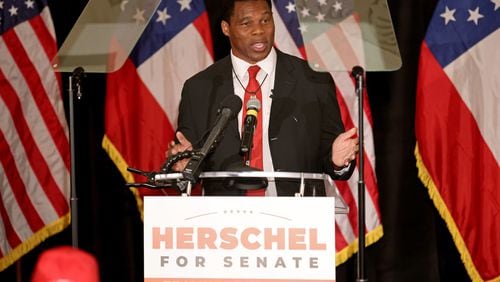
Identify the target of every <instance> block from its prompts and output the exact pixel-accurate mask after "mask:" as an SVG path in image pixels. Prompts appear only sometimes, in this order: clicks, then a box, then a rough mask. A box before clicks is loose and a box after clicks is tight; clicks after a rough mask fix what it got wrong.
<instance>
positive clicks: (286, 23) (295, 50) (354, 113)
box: [273, 0, 383, 265]
mask: <svg viewBox="0 0 500 282" xmlns="http://www.w3.org/2000/svg"><path fill="white" fill-rule="evenodd" d="M308 2H310V3H309V4H315V5H317V6H322V5H330V6H331V7H332V9H331V11H332V12H333V11H335V9H336V8H334V7H333V6H332V5H335V3H337V5H339V4H338V3H344V2H345V3H347V4H345V5H344V6H343V7H344V8H345V9H352V5H350V4H349V3H351V2H352V1H342V0H338V1H326V0H308ZM322 3H324V4H322ZM303 9H304V6H296V4H295V1H290V0H274V6H273V13H274V22H275V25H276V45H277V47H278V48H279V49H280V50H282V51H284V52H287V53H290V54H293V55H296V56H298V57H302V58H306V57H307V56H306V53H307V50H306V48H304V41H303V38H302V33H303V32H307V31H305V30H304V29H303V28H302V27H301V24H300V22H299V20H298V15H297V14H301V16H303V15H302V13H301V11H303ZM342 9H343V8H342V4H340V8H339V7H337V10H338V11H337V13H339V14H340V15H341V16H340V18H342V19H344V20H349V18H350V17H348V16H342V15H344V14H345V15H347V14H349V12H342ZM311 10H312V9H311ZM311 10H309V13H310V14H309V16H311V17H313V16H315V15H317V14H311ZM297 11H298V13H297ZM339 23H340V24H342V21H340V22H339ZM301 32H302V33H301ZM350 50H351V52H353V48H352V46H351V47H350ZM331 75H332V77H333V78H334V80H335V83H336V87H337V89H336V90H337V100H338V102H339V106H340V108H341V112H342V120H343V122H344V126H345V127H346V128H347V129H349V128H352V127H354V126H356V125H357V124H358V105H357V99H356V95H355V91H354V83H353V80H352V79H351V77H350V76H349V73H348V72H332V73H331ZM364 99H365V101H368V98H367V96H366V93H365V94H364ZM363 118H364V124H365V129H364V134H365V140H364V142H365V151H364V152H363V154H362V155H363V157H364V161H365V167H364V169H365V184H366V192H365V199H366V211H365V216H366V222H365V225H366V228H365V230H366V232H367V233H366V234H365V238H366V243H367V245H370V244H372V243H374V242H376V241H377V240H378V239H379V238H380V237H382V235H383V229H382V224H381V217H380V210H379V205H378V187H377V179H376V176H375V149H374V145H373V131H372V125H373V122H372V117H371V112H370V108H369V107H365V112H364V114H363ZM357 182H358V169H357V168H356V170H355V172H354V174H353V176H352V177H351V178H350V179H349V180H348V181H347V182H345V181H336V182H335V184H336V188H337V191H338V193H339V194H340V195H341V196H342V197H343V198H344V200H345V201H346V202H347V204H348V206H349V208H350V212H349V214H348V215H337V216H336V219H335V220H336V235H335V236H336V237H335V239H336V249H337V255H336V263H337V265H338V264H341V263H343V262H345V261H346V260H347V259H348V258H349V257H351V256H352V255H353V254H354V253H355V252H356V251H357V248H358V247H357V243H356V241H357V237H358V235H357V230H358V220H357V199H358V192H357Z"/></svg>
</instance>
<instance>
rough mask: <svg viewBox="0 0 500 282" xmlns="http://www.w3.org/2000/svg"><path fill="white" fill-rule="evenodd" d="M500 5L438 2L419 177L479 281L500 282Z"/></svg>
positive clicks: (423, 97) (425, 69)
mask: <svg viewBox="0 0 500 282" xmlns="http://www.w3.org/2000/svg"><path fill="white" fill-rule="evenodd" d="M499 27H500V1H499V0H474V1H472V0H466V1H465V0H464V1H452V0H445V1H439V3H438V4H437V6H436V9H435V12H434V15H433V17H432V20H431V22H430V24H429V27H428V30H427V34H426V36H425V39H424V42H423V43H422V46H421V53H420V65H419V77H418V88H417V111H416V125H415V128H416V137H417V142H418V143H417V147H416V150H415V153H416V157H417V166H418V169H419V177H420V179H421V180H422V182H423V183H424V184H425V185H426V186H427V188H428V190H429V195H430V196H431V198H432V200H433V201H434V204H435V206H436V208H437V209H438V211H439V213H440V214H441V216H442V217H443V219H444V220H445V222H446V224H447V226H448V229H449V231H450V233H451V235H452V237H453V240H454V242H455V245H456V246H457V249H458V251H459V252H460V256H461V258H462V261H463V263H464V265H465V267H466V269H467V272H468V273H469V276H470V278H471V279H472V280H473V281H500V259H499V257H500V256H499V254H500V213H499V211H500V193H499V192H498V191H499V190H498V188H499V187H500V166H499V161H500V146H499V144H500V118H499V110H500V95H499V93H500V82H499V79H498V78H499V76H498V73H499V72H500V53H499V52H498V47H499V46H500V29H499Z"/></svg>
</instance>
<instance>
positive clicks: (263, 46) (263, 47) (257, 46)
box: [251, 42, 267, 52]
mask: <svg viewBox="0 0 500 282" xmlns="http://www.w3.org/2000/svg"><path fill="white" fill-rule="evenodd" d="M251 47H252V50H254V51H255V52H262V51H264V50H266V47H267V44H266V43H264V42H257V43H253V44H252V45H251Z"/></svg>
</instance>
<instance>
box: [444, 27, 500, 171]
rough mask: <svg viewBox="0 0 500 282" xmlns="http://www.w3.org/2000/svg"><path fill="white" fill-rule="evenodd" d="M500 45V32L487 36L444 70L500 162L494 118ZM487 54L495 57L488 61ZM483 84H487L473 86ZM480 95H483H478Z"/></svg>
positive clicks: (499, 104)
mask: <svg viewBox="0 0 500 282" xmlns="http://www.w3.org/2000/svg"><path fill="white" fill-rule="evenodd" d="M499 42H500V29H499V30H497V31H496V32H493V33H492V34H490V35H489V36H487V37H485V39H484V40H482V41H481V42H480V43H478V44H476V45H474V46H473V47H471V48H470V49H469V51H468V52H467V53H464V54H463V55H462V56H460V57H458V58H457V59H456V60H455V61H454V62H453V64H450V65H448V66H447V67H446V68H444V71H445V73H446V74H447V76H448V77H449V78H450V80H451V81H452V82H453V84H454V85H455V87H456V88H458V89H461V91H460V92H459V93H458V95H460V98H461V99H462V100H463V102H464V103H465V104H466V106H467V108H468V109H469V110H470V111H471V112H472V114H473V115H474V119H475V121H476V122H477V123H478V125H479V130H480V131H481V134H482V137H483V138H484V141H485V142H486V143H487V144H488V145H489V146H488V147H489V149H490V150H491V151H492V153H493V155H494V156H495V158H496V160H497V162H500V146H499V145H498V144H499V143H500V130H498V123H499V121H498V120H499V119H498V118H497V119H495V118H491V117H495V116H498V113H499V112H500V102H499V95H498V91H499V89H500V81H499V79H498V73H499V72H500V52H498V51H497V49H498V44H499ZM483 54H491V56H488V58H484V55H483ZM485 59H487V60H491V61H492V62H499V63H496V64H480V62H482V61H483V60H485ZM474 81H483V82H484V83H483V84H479V85H478V84H476V83H471V82H474ZM478 92H480V93H481V95H477V93H478Z"/></svg>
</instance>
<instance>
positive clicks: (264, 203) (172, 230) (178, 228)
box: [144, 197, 335, 282]
mask: <svg viewBox="0 0 500 282" xmlns="http://www.w3.org/2000/svg"><path fill="white" fill-rule="evenodd" d="M334 218H335V199H334V198H331V197H322V198H319V197H318V198H312V197H304V198H298V197H297V198H295V197H145V199H144V281H147V282H152V281H277V280H282V281H283V280H286V281H335V225H334V224H335V222H334V220H333V219H334Z"/></svg>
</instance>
